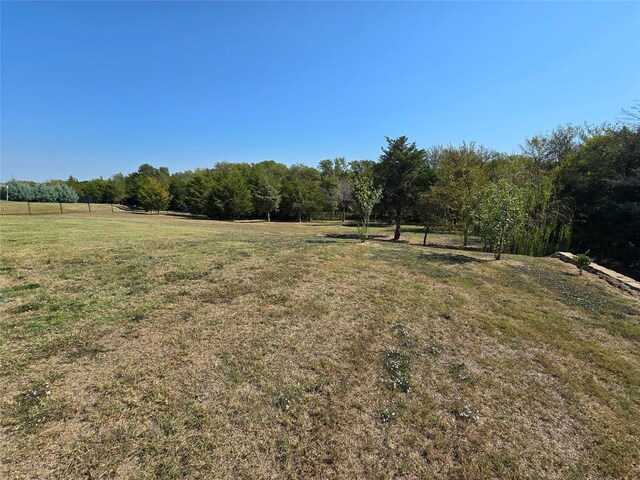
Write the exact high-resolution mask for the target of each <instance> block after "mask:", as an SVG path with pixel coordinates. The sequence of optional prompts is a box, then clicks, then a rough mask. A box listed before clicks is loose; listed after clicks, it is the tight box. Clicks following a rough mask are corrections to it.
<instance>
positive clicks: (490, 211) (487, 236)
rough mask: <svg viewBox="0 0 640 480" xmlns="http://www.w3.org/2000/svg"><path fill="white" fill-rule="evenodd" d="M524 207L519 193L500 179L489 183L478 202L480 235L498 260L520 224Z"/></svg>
mask: <svg viewBox="0 0 640 480" xmlns="http://www.w3.org/2000/svg"><path fill="white" fill-rule="evenodd" d="M523 216H524V208H523V203H522V197H521V193H520V192H519V191H518V189H517V188H516V187H514V185H512V184H510V183H508V182H505V181H501V182H498V183H493V184H490V185H489V186H488V187H487V188H486V190H485V192H484V195H483V198H482V202H481V203H480V206H479V209H478V212H477V220H478V224H479V226H480V235H481V237H482V239H483V241H484V243H485V245H486V246H487V247H489V248H490V249H491V251H492V252H494V253H495V256H496V260H500V257H501V256H502V252H503V251H504V250H505V247H506V246H507V244H508V243H509V242H510V241H511V240H512V239H513V235H514V233H515V232H516V231H517V229H518V228H520V227H521V225H522V219H523Z"/></svg>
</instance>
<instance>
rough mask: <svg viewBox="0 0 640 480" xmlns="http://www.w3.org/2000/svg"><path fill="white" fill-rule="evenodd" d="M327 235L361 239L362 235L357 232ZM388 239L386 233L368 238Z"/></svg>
mask: <svg viewBox="0 0 640 480" xmlns="http://www.w3.org/2000/svg"><path fill="white" fill-rule="evenodd" d="M325 237H327V238H341V239H345V238H347V239H353V240H360V235H358V234H357V233H327V234H326V235H325ZM386 239H387V236H386V235H369V237H368V240H386Z"/></svg>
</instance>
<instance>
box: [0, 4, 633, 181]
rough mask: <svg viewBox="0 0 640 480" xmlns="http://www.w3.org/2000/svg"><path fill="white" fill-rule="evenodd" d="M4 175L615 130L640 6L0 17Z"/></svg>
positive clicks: (227, 8) (191, 9)
mask: <svg viewBox="0 0 640 480" xmlns="http://www.w3.org/2000/svg"><path fill="white" fill-rule="evenodd" d="M1 14H2V17H1V27H2V33H1V35H2V37H1V40H2V44H1V53H2V61H1V68H2V70H1V86H0V87H1V106H0V110H1V112H0V113H1V128H0V140H1V142H2V143H1V154H2V158H1V164H0V166H1V170H0V177H1V178H2V179H3V180H7V179H9V178H12V177H13V178H18V179H33V180H47V179H51V178H66V177H68V176H69V175H74V176H76V177H78V178H80V179H88V178H92V177H96V176H104V177H108V176H110V175H111V174H113V173H116V172H120V171H121V172H123V173H128V172H131V171H134V170H136V169H137V167H138V165H140V164H142V163H151V164H153V165H155V166H161V165H164V166H167V167H169V169H170V170H171V171H172V172H173V171H179V170H186V169H193V168H196V167H207V166H211V165H213V164H214V163H215V162H217V161H232V162H236V161H247V162H258V161H261V160H265V159H273V160H276V161H280V162H283V163H286V164H292V163H298V162H302V163H306V164H309V165H316V164H317V163H318V161H320V160H321V159H323V158H333V157H336V156H345V157H347V159H349V160H355V159H363V158H370V159H376V158H377V157H378V156H379V153H380V147H381V146H382V145H383V144H384V136H398V135H408V136H409V137H410V138H411V139H412V140H415V141H416V142H417V143H418V145H419V146H421V147H428V146H431V145H435V144H446V143H449V142H451V143H454V144H455V143H459V142H460V141H462V140H475V141H477V142H478V143H482V144H484V145H486V146H487V147H491V148H495V149H499V150H503V151H506V152H512V151H518V149H519V145H520V144H521V143H522V142H523V140H524V137H525V136H531V135H533V134H535V133H537V132H540V131H547V130H549V129H551V128H553V127H554V126H556V125H558V124H561V123H567V122H573V123H582V122H585V121H586V122H589V123H600V122H603V121H615V120H616V119H617V118H619V117H620V111H621V109H622V108H628V107H630V106H631V105H633V103H634V102H635V101H636V100H638V99H640V2H628V3H613V2H606V3H593V2H589V3H577V2H571V3H551V2H549V3H337V2H333V3H307V2H300V3H284V2H283V3H250V2H241V3H204V2H194V3H185V2H180V3H170V2H158V3H151V2H145V3H134V2H110V3H102V2H84V3H61V2H47V3H31V2H29V3H13V2H6V1H3V2H2V6H1Z"/></svg>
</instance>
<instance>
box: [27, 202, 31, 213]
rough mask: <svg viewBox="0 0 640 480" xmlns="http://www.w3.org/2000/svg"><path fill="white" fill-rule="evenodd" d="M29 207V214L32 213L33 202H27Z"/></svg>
mask: <svg viewBox="0 0 640 480" xmlns="http://www.w3.org/2000/svg"><path fill="white" fill-rule="evenodd" d="M27 208H28V209H29V215H31V202H27Z"/></svg>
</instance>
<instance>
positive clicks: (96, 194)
mask: <svg viewBox="0 0 640 480" xmlns="http://www.w3.org/2000/svg"><path fill="white" fill-rule="evenodd" d="M635 113H636V112H632V115H631V116H630V120H629V121H627V122H624V123H621V124H618V125H615V126H611V125H604V126H598V127H592V126H583V127H576V126H573V125H565V126H559V127H557V128H556V129H554V130H553V131H551V132H548V133H546V134H538V135H536V136H533V137H531V138H526V139H525V141H524V143H523V145H522V147H521V152H520V153H518V154H505V153H502V152H498V151H495V150H491V149H488V148H486V147H483V146H481V145H477V144H476V143H474V142H463V143H462V144H461V145H448V146H434V147H431V148H426V149H424V148H419V147H418V146H417V145H416V144H415V143H414V142H411V141H409V139H408V138H407V137H404V136H401V137H398V138H387V139H386V145H384V146H383V147H382V152H381V155H380V157H379V158H378V159H377V160H376V161H374V160H354V161H347V160H346V159H345V158H342V157H340V158H335V159H327V160H322V161H321V162H319V165H318V167H317V168H314V167H311V166H307V165H303V164H295V165H292V166H286V165H284V164H281V163H277V162H275V161H271V160H268V161H263V162H259V163H254V164H250V163H226V162H221V163H217V164H216V165H214V166H213V167H211V168H202V169H197V170H195V171H185V172H176V173H173V174H172V173H170V172H169V170H168V169H167V168H166V167H154V166H152V165H149V164H144V165H141V166H140V167H139V168H138V170H137V171H136V172H133V173H130V174H128V175H123V174H121V173H118V174H115V175H113V176H112V177H110V178H108V179H103V178H96V179H92V180H87V181H79V180H77V179H75V178H74V177H70V178H69V179H68V180H66V181H64V182H61V181H57V182H53V183H51V184H50V185H51V186H55V188H61V187H69V188H70V189H72V190H73V192H75V193H76V194H77V195H78V196H79V197H80V198H82V199H87V198H89V199H90V201H94V202H106V203H124V204H128V205H131V206H138V207H141V208H144V209H145V210H147V211H156V212H159V211H161V210H166V209H171V210H174V211H180V212H189V213H191V214H196V215H203V216H206V217H208V218H212V219H228V220H236V219H244V218H263V219H265V220H267V221H270V220H271V219H273V218H275V219H278V220H295V221H299V222H302V221H308V220H311V219H314V218H315V219H322V218H339V219H341V220H342V221H345V220H346V219H349V218H350V219H353V218H359V219H360V220H361V221H360V224H361V226H362V227H364V226H365V225H364V223H366V225H367V226H368V224H369V223H370V222H371V221H372V219H373V220H377V221H385V222H389V223H392V224H393V225H395V231H394V239H395V240H399V239H400V238H401V235H402V231H401V228H402V225H403V224H404V223H419V224H420V225H422V226H423V227H424V232H425V237H424V239H425V240H424V241H425V243H426V241H427V235H428V233H429V232H430V231H433V230H434V229H436V228H437V229H446V230H448V231H455V232H458V233H459V234H460V237H461V240H462V243H463V244H464V245H467V243H468V241H469V238H470V237H471V236H473V235H478V236H480V237H481V238H482V241H483V243H484V245H485V248H486V249H487V250H491V251H494V252H495V253H496V257H499V256H500V255H501V254H502V253H504V252H509V253H520V254H526V255H546V254H548V253H550V252H553V251H556V250H560V249H567V248H571V249H573V250H574V251H581V252H585V251H589V252H590V253H591V255H593V256H596V257H599V258H601V259H613V260H617V261H620V262H624V263H626V264H628V265H631V266H637V263H638V259H639V258H640V255H639V252H640V123H639V122H638V115H633V114H635ZM18 183H19V182H18ZM33 188H34V189H36V190H37V189H38V188H41V187H39V186H35V185H33ZM9 192H10V198H15V199H18V198H16V197H14V195H20V193H19V192H20V189H19V188H15V185H14V187H13V188H11V187H10V190H9ZM38 198H44V197H38ZM68 198H73V197H68ZM20 199H24V198H23V197H21V198H20ZM30 199H31V200H35V197H32V198H30ZM40 201H48V200H40ZM54 201H67V200H54ZM69 201H73V200H69ZM365 217H366V218H365ZM363 231H364V232H365V235H366V229H365V230H363Z"/></svg>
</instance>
